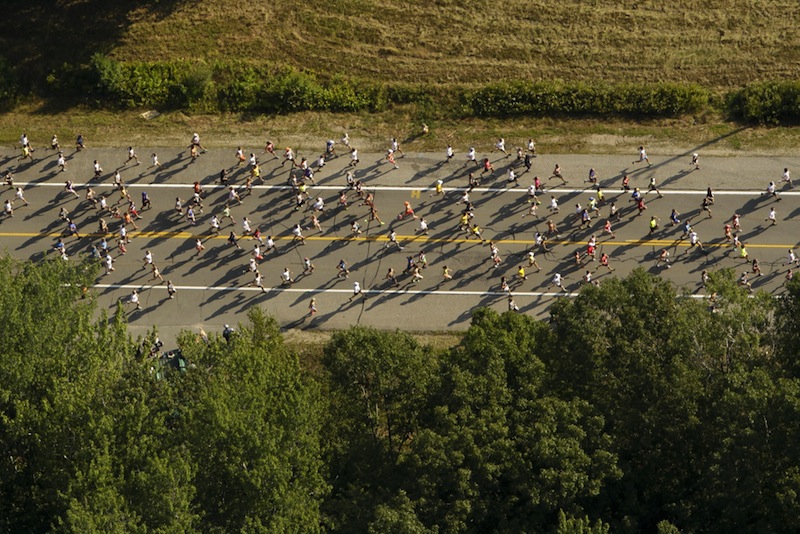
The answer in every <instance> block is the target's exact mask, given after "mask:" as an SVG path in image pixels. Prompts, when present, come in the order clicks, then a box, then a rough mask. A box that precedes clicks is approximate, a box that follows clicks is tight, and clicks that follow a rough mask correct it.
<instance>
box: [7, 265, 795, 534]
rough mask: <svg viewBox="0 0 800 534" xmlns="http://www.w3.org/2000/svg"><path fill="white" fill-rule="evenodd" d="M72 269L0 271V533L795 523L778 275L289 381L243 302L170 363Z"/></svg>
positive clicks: (607, 305)
mask: <svg viewBox="0 0 800 534" xmlns="http://www.w3.org/2000/svg"><path fill="white" fill-rule="evenodd" d="M95 273H96V271H95V267H94V266H93V265H90V264H87V263H80V262H73V261H67V262H65V261H61V260H58V261H52V260H45V261H41V262H36V263H33V262H29V263H19V262H15V261H13V260H10V259H8V258H3V259H0V288H2V289H0V324H2V325H3V326H2V331H3V334H4V335H3V336H2V343H1V344H0V355H1V356H2V357H0V453H2V456H0V458H2V460H0V530H2V531H5V532H21V531H25V532H46V531H65V532H66V531H81V532H101V531H102V532H120V533H122V532H126V533H127V532H142V533H145V532H220V533H222V532H308V531H323V530H331V531H340V532H381V533H387V532H388V533H391V532H404V533H405V532H412V533H415V532H419V533H424V532H430V533H433V532H441V533H445V532H446V533H450V532H453V533H455V532H552V533H564V534H567V533H598V534H605V533H607V532H641V531H648V532H659V533H664V534H667V533H674V532H731V531H736V532H795V531H797V530H800V519H798V518H800V503H799V502H798V497H797V496H798V494H800V457H798V456H799V455H800V453H798V450H797V447H795V446H794V445H795V443H797V442H798V440H800V417H799V416H800V376H798V371H800V366H798V363H797V355H798V349H799V348H800V313H798V310H800V280H795V281H790V282H789V283H788V284H787V286H786V292H785V293H784V294H782V295H781V298H774V297H773V296H771V295H766V294H763V293H757V294H754V295H749V294H748V293H747V292H746V291H743V290H742V288H740V287H738V286H737V284H736V281H735V278H734V276H733V274H732V273H731V272H728V271H724V270H721V271H718V272H716V273H713V275H712V278H711V281H710V283H709V285H708V294H709V297H708V298H703V299H698V298H691V296H689V295H684V294H681V293H679V292H677V291H676V290H675V288H674V287H672V286H671V285H670V284H668V283H666V282H664V281H663V280H661V279H659V278H657V277H654V276H651V275H649V274H648V273H646V272H644V271H641V270H640V271H635V272H633V273H632V274H631V275H630V276H628V277H627V278H625V279H610V280H608V281H605V282H604V283H603V284H602V285H601V286H599V287H597V286H586V287H584V289H583V290H582V291H581V293H580V294H579V295H578V296H577V297H575V298H563V299H560V300H559V301H558V302H556V303H555V304H554V306H553V308H552V316H551V320H550V321H548V322H544V321H537V320H534V319H532V318H530V317H527V316H525V315H522V314H519V313H514V312H509V313H503V314H498V313H496V312H494V311H492V310H489V309H478V310H475V311H474V313H473V320H472V325H471V326H470V328H469V330H468V331H466V332H465V333H464V334H463V336H462V338H461V341H460V343H458V344H457V345H456V346H455V347H453V348H451V349H438V350H437V349H433V348H431V347H429V346H426V345H424V344H422V343H420V342H419V341H417V339H416V338H414V337H413V336H411V335H409V334H406V333H402V332H386V331H379V330H375V329H371V328H365V327H359V326H356V327H353V328H351V329H348V330H344V331H340V332H335V333H334V334H333V335H332V337H331V340H330V342H329V343H328V344H327V346H326V347H325V348H324V351H323V352H322V354H321V355H320V359H319V361H315V362H313V365H308V366H304V365H303V364H302V363H301V361H300V360H299V358H298V356H297V354H296V353H295V352H294V351H293V350H291V349H290V348H289V347H288V346H287V345H285V344H284V342H283V337H282V334H281V332H280V329H279V327H278V325H277V324H276V322H275V321H274V320H273V319H271V318H269V317H267V316H266V315H265V314H264V313H263V311H261V310H260V309H258V308H253V309H251V310H250V313H249V315H248V320H247V323H245V324H241V325H239V327H238V328H237V329H236V334H235V335H233V336H231V337H230V339H227V340H226V339H225V338H223V337H222V336H218V335H212V336H210V337H209V338H200V337H198V336H196V335H194V334H191V333H188V332H187V333H184V334H183V335H182V336H181V337H180V338H179V340H178V345H179V348H180V353H181V354H180V357H181V358H183V361H185V362H186V365H185V366H178V368H177V369H172V368H171V367H168V366H165V361H166V360H164V359H162V358H160V355H156V357H153V356H152V355H150V350H149V349H150V346H151V345H152V342H153V336H154V335H155V332H154V333H153V334H152V335H151V336H150V337H149V338H147V339H139V340H132V339H131V338H130V336H129V335H128V333H127V329H126V324H125V320H124V315H123V314H122V312H121V310H120V309H118V310H117V312H116V313H115V314H114V315H113V316H111V317H109V316H107V315H106V314H105V313H103V312H101V311H100V310H98V309H97V306H96V305H95V302H94V299H93V296H92V292H91V291H88V292H85V291H84V288H85V287H88V286H89V285H90V284H91V281H92V280H93V279H94V276H95ZM176 357H177V356H176ZM180 369H182V370H180Z"/></svg>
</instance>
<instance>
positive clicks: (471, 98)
mask: <svg viewBox="0 0 800 534" xmlns="http://www.w3.org/2000/svg"><path fill="white" fill-rule="evenodd" d="M708 100H709V93H708V91H706V90H705V89H703V88H701V87H699V86H697V85H685V84H667V83H660V84H647V85H641V84H620V85H607V84H600V83H598V84H586V83H571V84H565V83H560V82H533V83H531V82H522V81H517V82H500V83H494V84H490V85H487V86H484V87H481V88H479V89H477V90H475V91H473V92H471V93H468V94H467V95H466V103H467V110H468V111H469V112H471V113H472V114H474V115H477V116H497V115H518V114H535V115H546V114H564V115H586V114H598V115H602V114H608V113H618V114H625V115H634V116H668V117H669V116H677V115H682V114H685V113H693V112H697V111H700V110H701V109H703V108H705V107H706V106H707V105H708Z"/></svg>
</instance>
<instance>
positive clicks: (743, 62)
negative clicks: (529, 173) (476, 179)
mask: <svg viewBox="0 0 800 534" xmlns="http://www.w3.org/2000/svg"><path fill="white" fill-rule="evenodd" d="M132 4H133V3H131V2H127V1H124V0H58V1H57V2H55V6H53V3H52V2H46V1H45V0H27V1H23V0H9V2H8V6H7V7H8V9H9V11H8V12H9V14H10V16H9V17H7V19H6V21H5V22H6V24H5V27H4V31H3V32H2V33H1V34H0V45H2V50H3V52H2V54H3V55H4V56H5V57H6V58H7V59H8V61H9V62H10V63H11V64H12V65H14V66H15V67H16V70H17V73H18V75H19V76H20V77H21V78H23V79H27V82H28V83H29V84H31V85H33V86H34V87H35V86H36V84H37V83H41V80H42V79H44V78H45V77H46V75H47V73H48V72H52V71H53V70H54V69H58V68H59V67H60V66H62V65H63V64H65V63H69V64H73V65H77V64H81V63H86V62H88V61H89V59H90V57H91V55H92V54H94V53H96V52H102V53H106V54H109V55H111V56H112V57H114V58H117V59H119V60H172V59H192V58H197V59H199V60H205V61H213V60H227V59H233V60H243V61H248V62H254V63H262V62H268V63H270V64H289V65H292V66H295V67H301V68H306V69H309V70H311V71H314V72H315V73H317V74H318V75H319V74H320V73H322V74H323V75H324V74H325V73H328V74H344V75H347V76H353V77H357V78H367V79H370V80H377V81H387V82H393V81H411V82H423V83H430V84H437V85H439V86H444V87H447V84H453V83H459V84H470V83H479V82H480V83H486V82H489V81H494V80H498V79H530V80H547V79H554V78H560V79H563V80H592V79H599V80H603V81H607V82H649V81H691V82H698V83H700V84H703V85H704V86H706V87H709V88H712V89H719V90H725V89H731V88H735V87H739V86H741V85H742V84H745V83H748V82H753V81H758V80H782V79H791V78H795V77H797V74H798V73H799V72H800V37H798V35H800V34H798V32H797V31H796V27H797V25H798V23H799V22H800V3H798V2H796V1H794V0H708V1H704V2H701V1H699V0H674V1H672V2H663V1H661V0H582V1H578V0H563V1H560V2H555V1H547V2H545V1H542V0H532V1H521V0H507V1H506V2H503V3H502V4H499V5H498V4H495V3H490V2H478V1H476V0H462V1H460V2H456V1H454V0H433V1H420V0H416V1H410V0H405V1H404V0H398V1H394V2H376V1H374V0H326V1H324V2H323V1H321V0H309V1H307V2H289V1H288V0H275V1H274V2H272V3H267V2H248V3H235V2H226V1H223V0H203V1H202V2H190V1H186V0H140V1H138V2H136V3H135V5H134V6H132ZM12 15H13V16H12ZM429 116H430V114H429V113H426V110H424V109H420V108H419V107H418V106H406V107H404V106H400V107H397V108H394V109H392V110H390V111H388V112H382V113H376V114H367V113H360V114H324V113H312V112H305V113H298V114H293V115H289V116H268V117H265V116H253V115H247V114H245V115H240V114H216V115H201V114H184V113H181V112H171V113H165V114H163V115H162V116H161V117H159V118H157V119H155V120H152V121H145V120H143V119H141V118H140V117H139V113H138V112H108V111H98V110H93V109H90V108H86V107H81V106H77V107H76V106H75V103H74V102H68V103H67V104H66V105H62V104H61V103H59V102H53V101H47V102H45V101H39V100H24V101H23V103H22V104H21V105H20V106H18V107H17V109H15V110H14V111H13V112H11V113H5V114H2V115H0V118H2V122H0V144H4V145H9V144H13V143H15V142H16V140H17V139H18V138H19V134H20V132H21V131H23V130H25V131H27V132H28V134H29V135H30V136H32V137H33V138H34V139H43V140H46V139H49V136H50V135H51V133H52V132H53V130H54V129H55V130H56V131H57V132H58V133H59V134H60V135H62V136H63V138H65V139H69V138H71V137H72V136H73V135H74V134H75V133H77V132H79V131H80V132H82V133H83V134H84V135H86V136H88V138H89V139H90V140H91V141H92V142H93V143H94V144H95V145H106V146H109V145H117V146H119V145H124V144H128V143H135V144H140V145H141V144H148V145H156V146H159V145H164V146H180V145H183V144H184V143H185V141H186V136H187V132H191V131H193V130H197V131H202V132H204V139H205V140H207V142H209V143H210V144H212V145H226V146H228V145H230V146H234V145H236V144H243V145H245V144H246V145H253V144H260V143H262V142H263V140H264V139H265V138H266V137H272V138H273V139H279V140H280V141H279V142H286V143H292V144H293V145H296V146H302V145H303V143H306V142H307V143H314V144H315V145H316V144H318V143H319V139H320V138H327V137H330V136H338V135H341V132H342V131H344V130H347V131H349V132H350V133H351V135H352V136H353V137H354V138H355V139H358V141H359V144H360V146H361V147H362V148H363V149H365V150H371V149H375V150H383V149H384V148H385V146H384V145H385V142H386V139H388V138H389V137H392V136H398V137H405V136H408V135H411V134H413V133H416V132H417V131H418V129H419V126H420V122H421V121H422V120H428V118H429ZM431 126H432V132H431V135H430V136H427V137H425V138H420V139H418V140H417V141H415V142H414V144H413V145H412V146H410V147H409V148H411V149H412V150H442V148H443V146H444V145H446V144H447V143H452V144H453V145H454V146H464V145H467V144H469V145H476V146H480V145H481V144H482V143H483V144H487V145H489V144H490V143H491V140H492V139H493V138H495V137H497V136H499V135H503V136H505V137H507V138H509V139H520V140H521V139H526V138H528V137H535V138H536V139H537V141H538V142H539V144H540V147H541V148H542V149H543V150H547V151H549V152H565V151H570V152H629V151H630V146H633V145H635V144H638V143H646V144H648V145H649V146H650V147H651V150H656V151H657V150H662V151H664V152H674V151H676V150H681V149H682V148H681V147H685V146H686V145H687V144H690V145H692V146H702V145H703V144H707V146H708V148H707V149H706V153H719V154H728V153H740V152H758V153H775V154H784V153H790V152H792V151H793V150H795V149H796V147H797V145H798V138H800V130H798V129H797V128H788V127H784V128H749V127H747V128H745V127H741V126H740V125H737V124H733V123H729V122H726V121H725V118H724V117H722V116H718V115H715V114H714V113H713V112H710V113H706V114H705V115H703V116H699V117H687V118H683V119H669V120H667V119H662V120H650V121H632V120H626V119H624V118H619V117H615V118H611V119H608V120H605V119H598V118H591V119H580V118H577V119H576V118H571V119H569V120H559V119H552V118H550V119H548V118H526V117H518V118H513V119H486V120H477V119H469V120H462V121H448V120H439V121H438V122H434V123H432V124H431ZM41 142H43V141H40V143H41ZM516 142H520V141H516Z"/></svg>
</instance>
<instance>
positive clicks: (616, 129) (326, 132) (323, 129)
mask: <svg viewBox="0 0 800 534" xmlns="http://www.w3.org/2000/svg"><path fill="white" fill-rule="evenodd" d="M43 105H44V104H43V103H36V102H33V103H30V104H26V105H23V106H21V107H20V108H19V109H18V110H15V111H14V112H10V113H2V114H0V146H6V147H11V146H14V147H16V144H17V143H18V141H19V135H20V133H21V132H23V131H25V132H27V133H28V135H29V136H30V138H31V139H32V140H33V142H34V144H36V145H40V146H41V145H42V144H44V143H46V142H47V141H49V139H50V136H51V135H52V134H53V133H57V134H58V135H59V137H60V138H61V139H62V141H63V142H66V143H69V142H72V140H73V139H74V136H75V135H76V134H77V133H79V132H80V133H82V134H83V135H84V136H86V137H87V139H88V142H89V145H90V146H111V147H120V146H127V145H129V144H134V145H136V146H156V147H158V146H165V147H178V146H180V147H182V146H184V145H185V144H186V143H187V142H188V139H189V137H190V136H191V133H192V132H193V131H197V132H201V133H202V135H203V144H204V145H208V146H214V147H236V146H237V145H242V146H253V147H258V146H261V144H262V143H263V142H264V140H265V139H267V138H270V139H272V140H274V141H275V142H276V143H278V144H279V145H280V144H288V145H291V146H293V147H295V148H298V149H310V150H317V149H319V148H321V147H322V146H323V143H324V140H325V139H328V138H331V137H333V138H337V139H338V138H339V137H340V136H341V134H342V132H343V131H347V132H349V133H350V135H351V137H352V139H353V143H354V144H357V145H358V146H359V148H361V149H362V151H376V152H379V151H383V150H385V149H386V146H387V143H388V140H389V139H390V138H391V137H399V138H400V139H405V138H407V137H409V136H412V134H415V133H418V132H419V126H420V123H419V121H418V119H417V116H416V113H415V111H414V109H413V106H412V107H411V109H402V108H401V109H396V110H392V111H388V112H384V113H377V114H370V113H357V114H356V113H353V114H331V113H315V112H304V113H296V114H292V115H277V116H249V115H242V114H230V113H228V114H225V113H222V114H213V115H202V114H185V113H181V112H171V113H165V114H162V115H160V116H159V117H157V118H155V119H152V120H145V119H143V118H142V117H141V116H140V114H139V112H133V111H125V112H111V111H98V110H89V109H84V108H73V109H67V110H61V111H59V112H57V113H52V112H50V111H41V107H42V106H43ZM45 107H46V106H45ZM700 119H701V120H699V121H695V120H694V119H693V118H684V119H659V120H650V121H626V120H623V119H613V120H611V119H608V120H607V119H598V118H592V119H571V120H566V121H565V120H559V119H552V118H530V117H515V118H507V119H466V120H440V121H435V122H432V123H431V125H430V126H431V132H430V134H429V135H427V136H416V138H415V139H414V140H413V142H406V143H405V144H404V147H405V148H406V150H410V151H428V152H430V151H434V152H441V151H443V150H444V147H445V146H446V145H447V144H448V143H450V144H452V145H453V146H454V147H455V148H456V149H457V150H460V151H463V150H464V149H465V148H466V147H467V146H476V147H479V148H480V147H483V148H484V149H486V150H489V149H490V148H491V147H492V146H493V144H494V141H495V140H496V139H497V137H500V136H503V137H506V138H507V139H508V143H509V145H512V146H513V145H515V144H520V143H523V142H524V141H525V140H526V139H528V138H530V137H533V138H535V139H536V140H537V146H538V148H539V150H540V151H541V152H547V153H569V152H575V153H611V154H622V153H626V154H629V153H631V150H632V147H636V146H638V145H639V144H646V145H648V147H649V149H650V151H651V152H652V154H677V153H680V152H682V151H684V150H686V147H687V146H691V147H703V148H702V151H703V154H705V155H736V154H766V155H790V154H796V152H797V147H798V146H800V128H797V127H745V126H742V125H739V124H735V123H730V122H725V121H723V120H721V119H720V118H719V117H715V116H712V117H707V118H705V119H706V120H702V119H703V118H700Z"/></svg>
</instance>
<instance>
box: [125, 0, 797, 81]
mask: <svg viewBox="0 0 800 534" xmlns="http://www.w3.org/2000/svg"><path fill="white" fill-rule="evenodd" d="M798 22H800V3H798V2H797V1H796V0H672V1H670V2H664V1H663V0H562V1H553V0H548V1H545V0H507V1H505V2H502V3H495V2H485V1H478V0H461V1H455V0H425V1H423V0H398V1H392V2H385V1H384V2H381V1H376V0H324V1H323V0H308V1H305V2H297V1H290V0H275V1H274V2H270V3H267V2H240V3H238V2H227V1H223V0H204V1H203V2H184V3H180V4H178V5H177V6H176V7H175V8H174V11H173V12H172V13H170V14H168V15H167V16H156V15H153V14H152V13H151V12H149V11H148V10H146V9H141V10H139V11H137V12H134V13H133V14H132V15H131V24H130V26H129V27H128V28H127V30H126V31H124V32H123V33H122V35H121V37H120V39H119V42H118V43H117V44H116V46H114V48H113V52H112V55H113V56H114V57H116V58H118V59H122V60H126V59H136V60H152V59H174V58H191V57H201V58H205V59H230V58H240V59H245V60H251V61H269V62H274V63H288V64H291V65H294V66H297V67H304V68H308V69H310V70H312V71H315V72H318V73H320V72H338V73H344V74H347V75H351V76H356V77H361V78H371V79H380V80H387V81H390V80H391V81H394V80H402V81H410V82H425V83H436V84H447V83H451V82H463V83H469V82H482V83H484V82H486V81H489V80H493V79H506V78H514V79H532V80H548V79H556V78H560V79H563V80H576V79H577V80H590V79H602V80H605V81H608V82H621V81H629V82H631V81H637V82H649V81H691V82H698V83H700V84H702V85H705V86H707V87H710V88H729V87H737V86H739V85H740V84H743V83H746V82H751V81H755V80H763V79H785V78H787V77H788V78H792V77H796V76H797V73H798V71H800V39H799V38H798V32H797V25H798Z"/></svg>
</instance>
